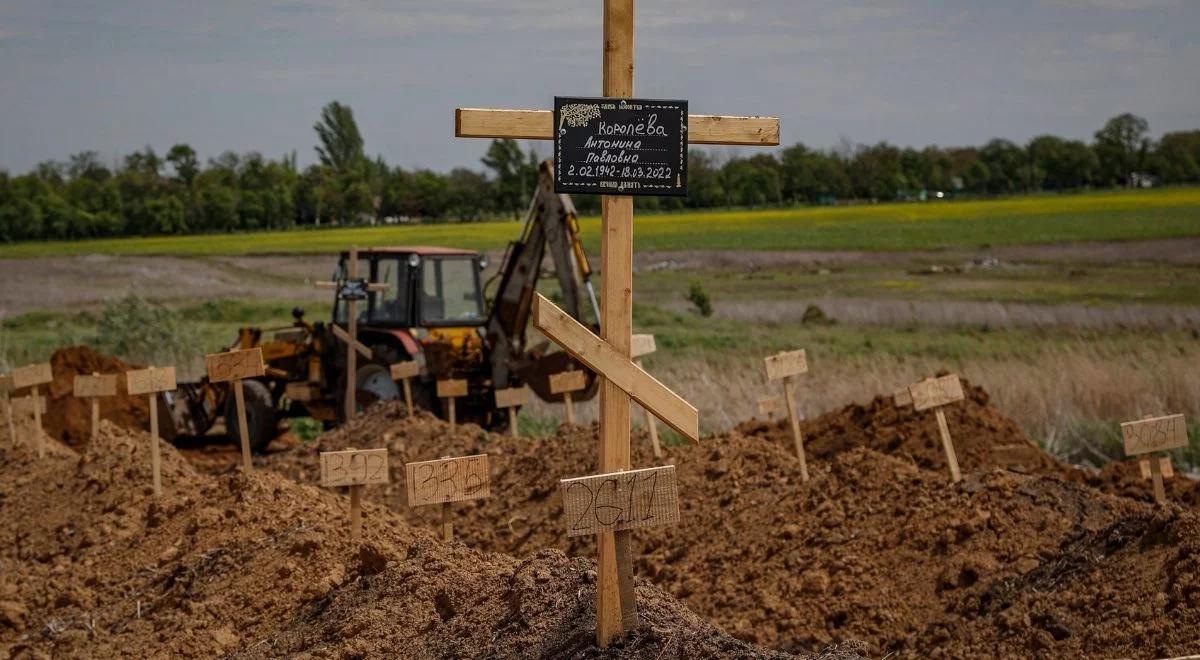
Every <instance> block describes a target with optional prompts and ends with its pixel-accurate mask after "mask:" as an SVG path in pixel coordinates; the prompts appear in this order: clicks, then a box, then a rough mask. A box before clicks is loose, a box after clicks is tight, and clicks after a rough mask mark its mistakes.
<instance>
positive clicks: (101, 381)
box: [73, 373, 117, 438]
mask: <svg viewBox="0 0 1200 660" xmlns="http://www.w3.org/2000/svg"><path fill="white" fill-rule="evenodd" d="M73 386H74V389H75V398H77V399H91V404H92V437H93V438H95V437H96V434H97V433H99V432H100V397H105V396H116V395H117V375H116V374H108V375H106V376H102V375H100V374H98V373H96V374H92V375H91V376H86V375H84V374H79V375H77V376H75V382H74V384H73Z"/></svg>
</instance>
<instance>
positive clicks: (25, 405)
mask: <svg viewBox="0 0 1200 660" xmlns="http://www.w3.org/2000/svg"><path fill="white" fill-rule="evenodd" d="M34 402H36V403H37V405H34ZM45 413H46V397H45V395H42V394H39V395H37V396H36V397H35V396H33V395H32V394H28V395H25V396H18V397H14V398H13V399H12V401H10V408H9V423H10V424H12V423H13V421H14V420H20V423H21V424H20V427H21V433H22V435H25V434H29V435H32V436H33V437H34V443H35V446H36V447H37V451H38V457H39V458H40V457H41V456H42V455H43V452H44V451H45V448H44V446H43V438H42V430H41V427H40V426H38V424H37V420H38V419H40V418H41V415H43V414H45ZM13 434H14V437H16V431H13Z"/></svg>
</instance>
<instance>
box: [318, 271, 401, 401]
mask: <svg viewBox="0 0 1200 660" xmlns="http://www.w3.org/2000/svg"><path fill="white" fill-rule="evenodd" d="M347 258H348V261H347V264H346V276H345V277H344V278H342V279H340V280H338V281H336V282H316V283H315V284H316V286H317V288H318V289H335V290H336V291H337V298H338V300H340V301H342V302H343V303H345V304H346V319H347V323H346V325H347V329H346V330H343V329H342V328H341V326H339V325H337V324H333V325H331V326H330V328H331V330H332V331H333V336H334V337H337V338H338V339H339V340H341V342H342V343H344V344H345V345H346V402H345V415H346V420H347V421H349V420H350V419H352V418H353V417H354V415H355V414H357V413H358V354H359V353H361V354H362V356H363V357H364V358H366V359H368V360H370V359H371V358H372V352H371V349H370V348H367V347H366V346H365V345H363V344H362V343H361V342H359V341H358V301H360V300H367V297H368V295H370V294H371V293H377V292H380V291H387V290H388V288H389V285H388V284H387V283H386V282H367V281H366V280H365V279H359V277H358V248H357V247H351V248H350V253H349V255H347Z"/></svg>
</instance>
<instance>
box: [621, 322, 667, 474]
mask: <svg viewBox="0 0 1200 660" xmlns="http://www.w3.org/2000/svg"><path fill="white" fill-rule="evenodd" d="M630 339H631V341H630V343H629V357H630V358H632V359H633V363H634V364H636V365H637V367H638V368H639V369H642V368H643V367H642V358H643V357H645V356H647V355H650V354H651V353H653V352H654V351H656V350H658V347H657V346H655V344H654V335H646V334H642V335H633V336H632V337H631V338H630ZM642 412H644V413H646V432H647V433H649V434H650V446H651V447H653V448H654V458H662V445H661V444H659V442H658V420H656V419H654V413H652V412H650V411H649V410H646V409H645V408H642Z"/></svg>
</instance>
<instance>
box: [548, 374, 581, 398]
mask: <svg viewBox="0 0 1200 660" xmlns="http://www.w3.org/2000/svg"><path fill="white" fill-rule="evenodd" d="M585 387H587V373H586V372H583V371H579V370H575V371H564V372H562V373H557V374H550V393H551V394H562V393H564V392H578V391H579V390H582V389H583V388H585Z"/></svg>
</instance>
